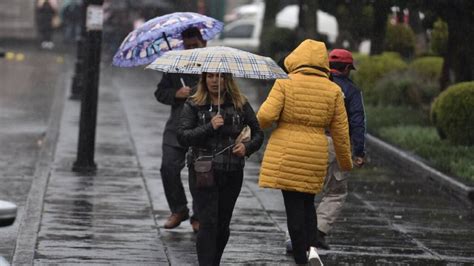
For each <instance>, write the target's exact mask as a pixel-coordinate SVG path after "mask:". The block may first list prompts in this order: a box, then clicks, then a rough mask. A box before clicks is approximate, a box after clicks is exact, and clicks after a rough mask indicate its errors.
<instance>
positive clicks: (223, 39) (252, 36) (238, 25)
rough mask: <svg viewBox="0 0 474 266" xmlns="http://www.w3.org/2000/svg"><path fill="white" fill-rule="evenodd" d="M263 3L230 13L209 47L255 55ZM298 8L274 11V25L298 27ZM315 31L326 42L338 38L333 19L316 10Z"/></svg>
mask: <svg viewBox="0 0 474 266" xmlns="http://www.w3.org/2000/svg"><path fill="white" fill-rule="evenodd" d="M264 10H265V3H263V2H258V3H255V4H251V5H245V6H241V7H238V8H237V9H236V10H234V11H233V12H232V15H231V17H234V18H236V19H234V20H233V21H231V22H229V23H228V24H226V25H225V26H224V30H223V31H222V33H221V35H220V36H219V38H216V39H214V40H211V41H209V46H217V45H223V46H229V47H234V48H238V49H242V50H246V51H249V52H257V51H258V48H259V46H260V34H261V33H262V24H263V12H264ZM298 12H299V6H298V5H289V6H286V7H285V8H283V9H282V10H281V11H280V12H278V14H277V16H276V26H277V27H281V28H289V29H295V28H296V26H297V25H298ZM317 18H318V32H319V33H321V34H325V35H327V36H328V41H329V42H330V43H334V42H335V41H336V38H337V35H338V24H337V20H336V18H335V17H334V16H332V15H330V14H328V13H326V12H323V11H320V10H318V11H317Z"/></svg>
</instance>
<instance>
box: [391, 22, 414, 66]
mask: <svg viewBox="0 0 474 266" xmlns="http://www.w3.org/2000/svg"><path fill="white" fill-rule="evenodd" d="M415 43H416V38H415V33H414V32H413V30H412V29H411V28H410V26H408V25H406V24H396V25H392V24H391V23H387V33H386V34H385V40H384V48H385V50H387V51H394V52H398V53H400V54H401V55H402V56H403V57H406V58H408V57H411V56H412V55H413V53H414V51H415Z"/></svg>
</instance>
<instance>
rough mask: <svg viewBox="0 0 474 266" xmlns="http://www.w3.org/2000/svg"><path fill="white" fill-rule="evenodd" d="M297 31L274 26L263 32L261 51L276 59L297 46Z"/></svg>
mask: <svg viewBox="0 0 474 266" xmlns="http://www.w3.org/2000/svg"><path fill="white" fill-rule="evenodd" d="M296 40H297V38H296V31H294V30H291V29H287V28H278V27H272V28H270V29H269V30H268V31H265V32H263V33H262V41H261V42H260V51H261V52H262V54H263V55H265V56H269V57H271V58H273V59H274V60H279V59H280V57H281V56H282V55H284V54H287V53H288V52H290V51H292V50H293V49H295V48H296V45H297V44H296Z"/></svg>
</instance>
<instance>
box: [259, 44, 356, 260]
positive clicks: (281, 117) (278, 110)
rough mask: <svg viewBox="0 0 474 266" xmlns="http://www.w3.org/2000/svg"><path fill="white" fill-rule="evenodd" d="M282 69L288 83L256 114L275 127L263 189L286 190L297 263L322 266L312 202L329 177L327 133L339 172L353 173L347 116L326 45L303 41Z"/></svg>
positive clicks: (261, 181)
mask: <svg viewBox="0 0 474 266" xmlns="http://www.w3.org/2000/svg"><path fill="white" fill-rule="evenodd" d="M284 66H285V68H286V69H287V71H288V72H289V77H290V78H289V79H279V80H277V81H276V82H275V85H274V86H273V88H272V90H271V91H270V94H269V96H268V98H267V99H266V100H265V102H264V103H263V104H262V106H261V107H260V110H259V111H258V114H257V117H258V120H259V123H260V126H261V127H262V128H268V127H270V126H272V124H273V123H277V127H276V129H275V130H274V131H273V132H272V135H271V137H270V140H269V141H268V145H267V148H266V150H265V154H264V157H263V161H262V167H261V170H260V177H259V186H261V187H266V188H275V189H281V190H282V194H283V200H284V204H285V210H286V216H287V223H288V231H289V233H290V236H291V239H292V241H293V256H294V259H295V262H296V263H297V264H305V263H308V261H309V262H310V264H311V263H313V262H317V261H319V262H321V261H320V259H319V256H318V255H317V252H316V250H315V248H314V247H315V246H316V223H317V222H316V212H315V209H314V196H315V194H316V193H319V192H320V191H321V189H322V186H323V181H324V177H325V175H326V168H327V163H328V141H327V138H326V135H325V131H326V129H327V128H329V129H330V131H331V134H332V136H333V138H334V146H335V148H336V155H337V160H338V162H339V164H340V165H341V168H342V169H343V170H345V171H349V170H351V168H352V160H351V154H350V141H349V130H348V125H347V114H346V109H345V108H344V99H343V94H342V91H341V89H340V88H339V86H337V85H336V84H335V83H333V82H332V81H330V80H329V63H328V57H327V50H326V46H325V45H324V43H322V42H317V41H313V40H306V41H304V42H303V43H301V44H300V45H299V46H298V47H297V48H296V49H295V50H294V51H293V52H292V53H291V54H289V55H288V56H287V57H286V59H285V60H284ZM307 251H309V256H308V255H307V253H306V252H307ZM311 265H312V264H311Z"/></svg>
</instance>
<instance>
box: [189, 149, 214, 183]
mask: <svg viewBox="0 0 474 266" xmlns="http://www.w3.org/2000/svg"><path fill="white" fill-rule="evenodd" d="M213 158H214V156H201V157H198V158H196V160H194V172H195V173H196V188H208V187H213V186H215V184H216V181H215V178H214V168H213V167H212V159H213Z"/></svg>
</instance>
